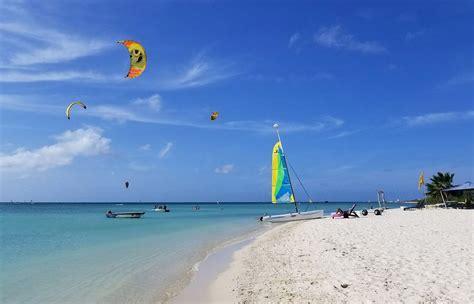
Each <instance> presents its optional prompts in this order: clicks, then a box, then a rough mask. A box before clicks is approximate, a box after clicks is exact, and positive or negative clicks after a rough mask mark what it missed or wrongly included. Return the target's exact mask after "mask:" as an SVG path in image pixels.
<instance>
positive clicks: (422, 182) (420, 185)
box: [418, 171, 425, 190]
mask: <svg viewBox="0 0 474 304" xmlns="http://www.w3.org/2000/svg"><path fill="white" fill-rule="evenodd" d="M424 184H425V177H424V175H423V171H422V172H421V174H420V178H419V179H418V190H420V189H421V187H422V186H423V185H424Z"/></svg>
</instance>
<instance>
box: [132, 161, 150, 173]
mask: <svg viewBox="0 0 474 304" xmlns="http://www.w3.org/2000/svg"><path fill="white" fill-rule="evenodd" d="M128 168H129V169H130V170H133V171H138V172H146V171H150V170H151V169H152V167H150V166H147V165H143V164H139V163H137V162H131V163H129V164H128Z"/></svg>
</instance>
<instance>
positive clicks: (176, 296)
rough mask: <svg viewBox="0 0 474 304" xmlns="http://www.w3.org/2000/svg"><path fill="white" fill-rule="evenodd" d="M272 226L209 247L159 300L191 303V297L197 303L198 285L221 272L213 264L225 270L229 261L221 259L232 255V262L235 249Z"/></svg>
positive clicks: (248, 242)
mask: <svg viewBox="0 0 474 304" xmlns="http://www.w3.org/2000/svg"><path fill="white" fill-rule="evenodd" d="M272 228H273V227H269V226H264V227H258V228H256V229H254V230H252V231H248V232H245V233H243V234H241V235H238V236H236V237H233V238H231V239H229V240H225V241H222V242H219V243H217V244H216V245H215V246H212V247H210V248H208V250H207V251H206V254H205V255H204V257H203V258H201V259H200V260H199V261H197V262H196V263H194V264H193V266H192V267H191V268H190V269H189V270H188V271H187V272H186V273H183V274H182V276H181V278H180V279H179V280H176V281H174V282H172V283H170V284H169V286H168V287H167V288H165V290H166V292H165V294H164V295H163V296H162V297H160V298H161V300H159V303H189V301H190V300H191V299H193V302H194V303H196V302H195V301H194V297H195V296H196V295H198V294H197V293H196V292H197V291H198V288H197V287H196V286H199V287H203V286H205V285H206V284H205V283H209V282H210V280H211V281H212V280H214V279H215V278H216V277H217V275H218V274H219V273H220V271H219V272H215V271H214V270H215V269H214V265H212V264H213V263H214V262H218V263H219V265H220V266H221V268H220V270H221V271H223V270H225V268H226V267H227V266H228V263H223V261H222V260H221V259H226V258H229V257H230V260H229V261H227V262H229V263H230V261H231V259H232V255H233V253H234V251H237V250H238V249H240V248H241V247H245V246H246V245H249V244H250V243H251V242H252V241H253V240H255V239H256V238H257V237H258V236H260V235H262V234H264V233H266V232H267V231H269V230H271V229H272ZM191 297H192V298H191Z"/></svg>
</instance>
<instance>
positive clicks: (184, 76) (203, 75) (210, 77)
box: [160, 53, 239, 90]
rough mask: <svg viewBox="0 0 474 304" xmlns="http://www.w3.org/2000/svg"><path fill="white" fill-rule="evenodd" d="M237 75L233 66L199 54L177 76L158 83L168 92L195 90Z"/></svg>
mask: <svg viewBox="0 0 474 304" xmlns="http://www.w3.org/2000/svg"><path fill="white" fill-rule="evenodd" d="M238 74H239V73H238V72H237V71H236V70H235V68H234V64H232V63H229V62H217V61H215V60H211V59H209V58H206V57H205V56H204V53H200V54H199V55H197V56H196V57H195V58H194V59H193V61H192V63H191V66H189V67H188V68H186V69H185V70H184V71H182V72H181V73H180V74H179V75H177V76H172V77H170V79H168V80H163V81H161V82H160V83H161V88H162V89H168V90H177V89H186V88H195V87H201V86H205V85H208V84H212V83H216V82H219V81H223V80H226V79H229V78H232V77H234V76H236V75H238Z"/></svg>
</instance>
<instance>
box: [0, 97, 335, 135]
mask: <svg viewBox="0 0 474 304" xmlns="http://www.w3.org/2000/svg"><path fill="white" fill-rule="evenodd" d="M146 99H147V98H145V100H146ZM0 109H2V110H13V111H22V112H35V113H42V114H48V115H64V106H56V105H51V104H47V103H45V102H44V100H43V99H41V100H40V99H35V98H32V100H27V99H26V98H25V97H22V96H17V95H2V94H0ZM76 115H78V116H81V115H85V116H91V117H97V118H100V119H103V120H108V121H116V122H118V123H126V122H140V123H150V124H160V125H168V126H180V127H189V128H201V129H216V130H217V129H219V130H234V131H248V132H258V133H273V132H275V130H274V128H273V124H274V123H275V121H272V120H261V121H258V120H237V121H226V122H222V123H219V124H209V123H206V122H207V121H206V122H203V121H202V120H201V119H196V118H195V117H188V118H186V117H185V118H178V117H176V116H170V115H169V114H167V113H163V111H160V112H159V113H155V112H153V113H150V111H149V108H148V104H147V103H139V104H136V103H135V102H131V103H129V104H126V103H124V105H121V106H117V105H107V104H105V105H104V104H88V107H87V110H85V111H78V112H77V113H76ZM278 123H279V124H280V130H281V131H282V132H315V133H320V132H325V131H333V130H336V129H337V128H340V127H341V126H342V125H343V124H344V120H342V119H339V118H336V117H333V116H323V117H321V118H319V120H318V121H313V122H308V123H301V122H292V121H280V122H278Z"/></svg>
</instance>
